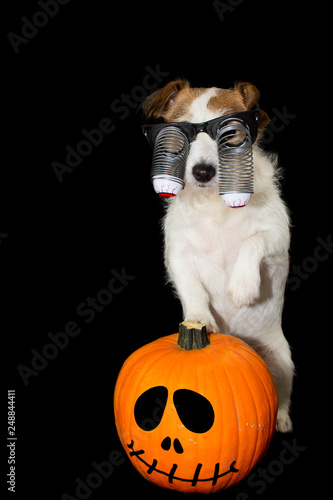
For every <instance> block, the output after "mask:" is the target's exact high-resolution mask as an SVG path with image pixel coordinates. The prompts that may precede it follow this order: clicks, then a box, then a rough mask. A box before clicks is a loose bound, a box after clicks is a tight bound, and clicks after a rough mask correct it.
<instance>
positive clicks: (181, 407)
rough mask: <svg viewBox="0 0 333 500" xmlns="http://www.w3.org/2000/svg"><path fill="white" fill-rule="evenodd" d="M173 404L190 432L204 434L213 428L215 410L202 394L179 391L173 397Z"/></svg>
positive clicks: (187, 390) (185, 390)
mask: <svg viewBox="0 0 333 500" xmlns="http://www.w3.org/2000/svg"><path fill="white" fill-rule="evenodd" d="M173 402H174V405H175V407H176V410H177V413H178V416H179V418H180V420H181V422H182V424H184V425H185V427H186V428H187V429H188V430H189V431H191V432H197V433H199V434H202V433H204V432H207V431H208V430H209V429H210V428H211V427H212V425H213V423H214V419H215V414H214V409H213V407H212V405H211V403H210V402H209V401H208V399H207V398H205V397H204V396H202V395H201V394H198V393H197V392H194V391H190V390H189V389H179V390H178V391H175V393H174V395H173Z"/></svg>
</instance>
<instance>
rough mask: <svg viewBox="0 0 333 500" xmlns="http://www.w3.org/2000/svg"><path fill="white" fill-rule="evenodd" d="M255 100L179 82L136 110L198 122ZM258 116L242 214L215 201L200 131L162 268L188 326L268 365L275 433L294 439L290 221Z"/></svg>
mask: <svg viewBox="0 0 333 500" xmlns="http://www.w3.org/2000/svg"><path fill="white" fill-rule="evenodd" d="M258 100H259V91H258V89H257V88H256V87H255V86H254V85H253V84H251V83H247V82H241V83H237V84H235V86H234V87H233V88H231V89H220V88H216V87H213V88H201V87H200V88H192V87H191V86H190V84H189V83H188V81H186V80H183V79H177V80H174V81H171V82H169V83H168V84H167V85H166V86H164V87H163V88H161V89H159V90H156V91H155V92H153V93H152V94H151V95H149V96H148V97H147V98H146V99H145V100H144V101H143V103H142V110H143V114H144V116H145V117H146V119H147V120H152V119H163V120H164V121H166V122H188V123H201V122H206V121H208V120H212V119H215V118H218V117H221V116H225V115H229V114H231V113H238V112H244V111H249V110H251V109H253V108H254V107H255V106H257V105H258ZM259 113H260V115H259V119H258V137H257V139H256V141H255V143H254V145H253V182H254V193H253V194H252V197H251V200H250V202H249V203H248V204H247V205H246V206H244V207H241V208H230V207H229V206H227V205H226V204H225V203H223V201H222V199H221V196H220V194H219V190H218V168H219V158H218V149H217V144H216V140H214V139H213V138H212V137H210V136H209V135H208V134H207V133H205V132H200V133H198V134H197V136H196V138H195V140H194V141H193V142H191V144H190V149H189V153H188V157H187V160H186V168H185V175H184V182H185V185H184V189H183V190H181V191H180V192H179V194H178V195H177V196H175V197H173V198H170V199H168V200H167V201H166V215H165V217H164V219H163V229H164V239H165V249H164V253H165V266H166V270H167V275H168V279H169V281H170V282H171V283H172V284H173V285H174V288H175V291H176V293H177V295H178V297H179V298H180V301H181V304H182V308H183V313H184V319H185V320H189V321H197V322H199V323H202V324H205V325H206V326H207V331H208V332H222V333H225V334H228V335H234V336H236V337H238V338H240V339H242V340H244V341H245V342H247V343H248V344H249V345H250V346H251V347H252V348H253V349H254V350H255V351H256V352H257V353H258V354H259V355H260V356H261V357H262V358H263V359H264V361H265V362H266V364H267V366H268V367H269V369H270V371H271V373H272V376H273V378H274V381H275V384H276V387H277V391H278V397H279V406H278V413H277V429H278V430H279V431H280V432H290V431H291V430H292V421H291V419H290V416H289V409H290V396H291V391H292V381H293V375H294V364H293V361H292V358H291V351H290V347H289V344H288V342H287V340H286V338H285V337H284V334H283V331H282V328H281V316H282V310H283V303H284V292H285V284H286V279H287V275H288V271H289V245H290V230H289V227H290V221H289V215H288V210H287V208H286V205H285V203H284V202H283V201H282V199H281V196H280V192H279V182H278V181H279V175H280V174H279V168H278V166H277V159H276V157H275V156H274V155H272V154H267V153H265V152H264V151H263V150H261V149H260V147H259V142H260V137H261V136H262V133H263V130H264V128H265V126H266V125H267V124H268V123H269V117H268V115H267V114H266V113H265V112H264V111H263V110H259Z"/></svg>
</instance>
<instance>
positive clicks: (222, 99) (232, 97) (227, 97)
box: [207, 89, 246, 114]
mask: <svg viewBox="0 0 333 500" xmlns="http://www.w3.org/2000/svg"><path fill="white" fill-rule="evenodd" d="M216 92H217V93H216V96H214V97H211V98H210V99H209V101H208V103H207V107H208V109H211V110H212V111H214V113H217V114H219V111H221V113H222V111H225V110H228V111H227V112H226V113H227V114H229V113H238V112H240V111H246V108H245V105H244V103H243V100H242V98H241V96H240V94H239V93H238V92H236V91H234V90H232V89H216ZM224 114H225V113H224Z"/></svg>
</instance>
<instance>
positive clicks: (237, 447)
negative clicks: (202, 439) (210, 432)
mask: <svg viewBox="0 0 333 500" xmlns="http://www.w3.org/2000/svg"><path fill="white" fill-rule="evenodd" d="M226 347H227V346H224V348H226ZM211 352H213V354H214V356H215V357H216V359H217V360H218V362H219V364H220V365H221V367H222V369H223V371H224V374H225V378H226V380H227V381H228V384H229V386H230V392H231V394H232V398H233V402H234V409H235V413H236V418H237V428H238V429H239V418H238V411H237V405H236V399H235V392H234V388H233V386H232V384H231V382H230V377H229V374H228V372H227V370H226V367H225V364H224V363H223V361H222V360H221V358H220V356H219V355H218V354H219V353H218V352H216V351H211ZM223 354H224V353H223ZM214 373H215V371H214ZM218 383H219V380H218ZM236 435H237V444H236V446H235V449H236V450H237V457H235V458H236V464H237V459H238V454H239V434H238V433H236ZM221 449H222V445H221ZM231 480H232V476H231V477H230V478H229V480H228V482H227V483H226V486H225V487H226V488H228V486H229V483H230V481H231Z"/></svg>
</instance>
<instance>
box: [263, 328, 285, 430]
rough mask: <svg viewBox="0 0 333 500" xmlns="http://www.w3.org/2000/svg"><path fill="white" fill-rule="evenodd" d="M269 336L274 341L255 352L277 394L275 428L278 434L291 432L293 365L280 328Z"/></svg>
mask: <svg viewBox="0 0 333 500" xmlns="http://www.w3.org/2000/svg"><path fill="white" fill-rule="evenodd" d="M269 336H270V337H271V338H272V339H274V340H275V341H273V342H272V344H271V343H269V344H268V345H267V346H266V347H260V348H257V349H256V351H257V352H258V354H259V355H260V356H261V357H262V358H263V359H264V361H265V363H266V364H267V366H268V368H269V370H270V372H271V374H272V376H273V379H274V382H275V385H276V389H277V392H278V397H279V406H278V413H277V420H276V428H277V430H278V431H280V432H291V431H292V428H293V425H292V421H291V419H290V416H289V408H290V396H291V391H292V382H293V376H294V363H293V361H292V359H291V352H290V347H289V344H288V342H287V340H286V339H285V337H284V335H283V332H282V329H281V327H280V326H279V327H277V328H276V329H275V330H274V331H272V332H270V334H269Z"/></svg>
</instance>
